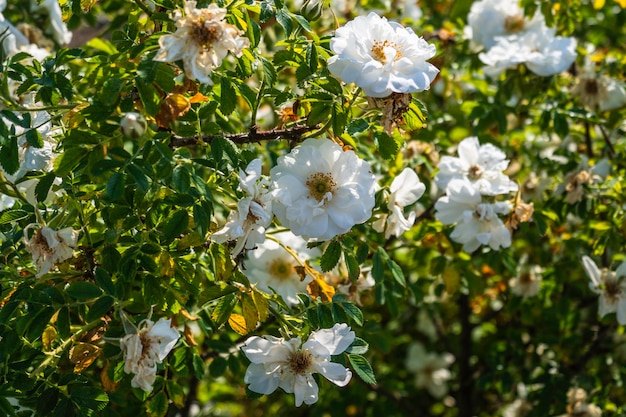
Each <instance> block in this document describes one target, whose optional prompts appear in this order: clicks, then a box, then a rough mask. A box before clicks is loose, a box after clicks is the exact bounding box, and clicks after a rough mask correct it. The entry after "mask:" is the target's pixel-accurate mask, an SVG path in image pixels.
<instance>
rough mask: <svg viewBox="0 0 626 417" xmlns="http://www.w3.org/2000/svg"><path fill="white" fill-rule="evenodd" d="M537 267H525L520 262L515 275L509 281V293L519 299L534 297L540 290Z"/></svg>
mask: <svg viewBox="0 0 626 417" xmlns="http://www.w3.org/2000/svg"><path fill="white" fill-rule="evenodd" d="M542 272H543V269H542V268H541V267H540V266H539V265H526V263H525V261H524V260H522V261H521V262H520V265H519V266H518V268H517V275H516V276H515V277H513V278H511V279H510V280H509V286H510V287H511V292H512V293H513V294H515V295H519V296H520V297H524V298H527V297H534V296H535V295H537V294H538V293H539V289H540V288H541V273H542Z"/></svg>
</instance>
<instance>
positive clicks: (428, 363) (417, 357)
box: [406, 342, 454, 398]
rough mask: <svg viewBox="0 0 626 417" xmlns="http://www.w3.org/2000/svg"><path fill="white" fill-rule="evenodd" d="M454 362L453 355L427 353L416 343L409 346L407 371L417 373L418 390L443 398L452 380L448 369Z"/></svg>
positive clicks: (416, 383)
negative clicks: (425, 390) (423, 389)
mask: <svg viewBox="0 0 626 417" xmlns="http://www.w3.org/2000/svg"><path fill="white" fill-rule="evenodd" d="M452 362H454V356H452V354H450V353H444V354H442V355H439V354H437V353H433V352H427V351H426V349H425V348H424V346H423V345H422V344H421V343H417V342H415V343H412V344H411V345H410V346H409V350H408V353H407V358H406V369H408V370H409V371H411V372H414V373H415V385H416V386H417V387H418V388H426V389H427V390H428V392H430V394H431V395H432V396H433V397H436V398H441V397H443V396H444V395H446V394H447V392H448V380H449V379H450V378H452V374H451V373H450V370H449V369H448V368H449V367H450V365H451V364H452Z"/></svg>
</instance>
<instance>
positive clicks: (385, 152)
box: [374, 132, 400, 159]
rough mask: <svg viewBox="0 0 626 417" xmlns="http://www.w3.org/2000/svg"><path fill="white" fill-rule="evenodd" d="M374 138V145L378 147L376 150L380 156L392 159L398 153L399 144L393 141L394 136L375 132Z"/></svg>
mask: <svg viewBox="0 0 626 417" xmlns="http://www.w3.org/2000/svg"><path fill="white" fill-rule="evenodd" d="M374 140H375V141H376V146H377V147H378V152H380V156H382V157H383V158H385V159H393V158H395V157H396V155H397V154H398V151H399V150H400V145H398V142H396V141H395V139H394V138H392V137H391V136H389V135H388V134H386V133H385V132H375V133H374Z"/></svg>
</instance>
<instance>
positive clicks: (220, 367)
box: [209, 356, 228, 378]
mask: <svg viewBox="0 0 626 417" xmlns="http://www.w3.org/2000/svg"><path fill="white" fill-rule="evenodd" d="M227 368H228V361H227V360H226V359H225V358H223V357H221V356H216V357H215V358H214V359H213V360H212V361H211V364H210V365H209V373H210V374H211V376H212V377H213V378H218V377H220V376H222V375H224V372H226V369H227Z"/></svg>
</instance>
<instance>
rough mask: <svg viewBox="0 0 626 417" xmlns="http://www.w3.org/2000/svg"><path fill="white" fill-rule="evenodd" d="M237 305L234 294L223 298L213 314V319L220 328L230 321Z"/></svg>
mask: <svg viewBox="0 0 626 417" xmlns="http://www.w3.org/2000/svg"><path fill="white" fill-rule="evenodd" d="M235 305H237V297H236V296H235V295H234V294H228V295H226V296H225V297H223V298H221V299H220V300H219V301H218V302H217V304H216V305H215V307H214V308H213V311H212V312H211V319H212V320H213V321H214V322H215V323H216V324H217V325H218V326H219V325H221V324H223V323H225V322H226V320H228V317H229V316H230V313H231V312H232V311H233V309H234V308H235Z"/></svg>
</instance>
